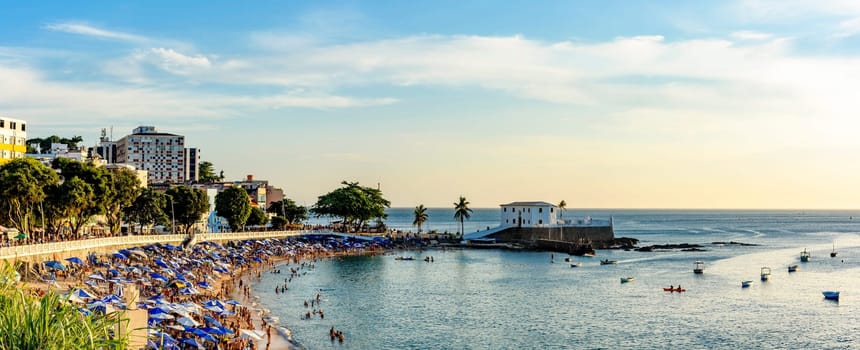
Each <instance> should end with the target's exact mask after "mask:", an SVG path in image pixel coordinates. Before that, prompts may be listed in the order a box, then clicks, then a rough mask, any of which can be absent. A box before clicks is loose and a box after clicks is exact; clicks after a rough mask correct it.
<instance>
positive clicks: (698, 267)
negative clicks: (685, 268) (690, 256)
mask: <svg viewBox="0 0 860 350" xmlns="http://www.w3.org/2000/svg"><path fill="white" fill-rule="evenodd" d="M693 265H694V267H693V273H695V274H697V275H701V274H703V273H705V263H703V262H701V261H698V260H697V261H696V262H695V263H693Z"/></svg>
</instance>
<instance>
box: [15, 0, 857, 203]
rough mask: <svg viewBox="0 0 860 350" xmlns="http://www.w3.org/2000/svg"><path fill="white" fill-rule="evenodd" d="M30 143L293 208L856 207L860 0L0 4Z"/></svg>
mask: <svg viewBox="0 0 860 350" xmlns="http://www.w3.org/2000/svg"><path fill="white" fill-rule="evenodd" d="M0 8H2V11H0V115H3V116H6V117H11V118H17V119H23V120H25V121H27V123H28V137H30V138H33V137H44V136H49V135H54V134H56V135H59V136H63V137H70V136H72V135H80V136H83V137H84V140H85V143H86V144H87V145H88V146H92V145H94V144H95V143H96V142H97V140H98V135H99V132H100V130H101V129H102V128H108V129H109V130H110V129H111V128H112V130H113V137H114V139H119V138H120V137H122V136H124V135H126V134H129V133H130V132H131V130H132V129H133V128H134V127H136V126H138V125H154V126H156V127H157V128H158V129H159V130H160V131H163V132H171V133H177V134H182V135H185V136H186V144H187V146H189V147H198V148H199V149H200V150H201V155H202V159H203V160H206V161H210V162H212V163H214V164H215V168H216V169H219V170H221V169H223V170H224V173H225V175H226V176H227V178H228V179H240V178H243V177H244V176H245V175H246V174H254V176H255V177H256V178H257V179H267V180H269V181H270V183H271V184H272V185H275V186H277V187H281V188H283V189H284V191H285V193H286V195H287V196H288V197H290V198H293V199H295V200H296V201H297V202H299V203H300V204H305V205H312V204H313V203H314V202H315V201H316V197H317V196H319V195H321V194H323V193H326V192H328V191H331V190H333V189H335V188H337V187H338V186H339V184H340V182H341V181H343V180H347V181H358V182H360V183H361V184H363V185H367V186H373V187H375V186H377V184H378V185H379V186H380V187H381V189H382V191H383V193H384V194H385V196H386V197H387V198H388V199H390V200H391V202H392V206H395V207H412V206H416V205H418V204H424V205H425V206H428V207H449V206H452V203H453V202H455V201H456V200H457V198H458V197H459V196H461V195H462V196H465V197H466V198H467V199H468V200H469V201H470V202H471V205H472V206H473V207H496V206H497V205H499V204H501V203H507V202H511V201H518V200H543V201H548V202H553V203H558V202H559V201H561V200H565V201H566V202H567V203H568V207H569V208H726V209H731V208H773V209H780V208H785V209H788V208H790V209H825V208H827V209H836V208H860V181H858V179H860V114H858V112H857V111H858V110H860V108H858V107H860V89H858V88H857V86H858V85H860V2H857V1H843V0H819V1H798V0H774V1H770V0H726V1H684V2H678V1H647V2H645V1H636V2H634V1H516V0H515V1H505V2H502V3H500V2H498V1H459V0H458V1H446V0H441V1H387V0H386V1H254V2H226V1H183V2H176V1H124V2H120V1H110V2H109V1H99V2H84V3H74V4H70V3H68V2H66V1H39V2H21V1H7V0H0Z"/></svg>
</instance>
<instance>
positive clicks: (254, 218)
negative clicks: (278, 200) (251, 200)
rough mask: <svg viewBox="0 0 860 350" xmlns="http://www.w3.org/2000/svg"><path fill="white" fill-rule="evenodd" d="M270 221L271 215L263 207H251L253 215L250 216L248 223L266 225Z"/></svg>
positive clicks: (249, 224)
mask: <svg viewBox="0 0 860 350" xmlns="http://www.w3.org/2000/svg"><path fill="white" fill-rule="evenodd" d="M268 223H269V216H268V215H266V212H264V211H263V209H260V208H258V207H251V215H249V216H248V221H247V222H246V224H247V225H248V226H264V225H266V224H268Z"/></svg>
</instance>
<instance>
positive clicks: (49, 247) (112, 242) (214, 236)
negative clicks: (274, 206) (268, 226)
mask: <svg viewBox="0 0 860 350" xmlns="http://www.w3.org/2000/svg"><path fill="white" fill-rule="evenodd" d="M319 233H324V232H320V231H307V230H295V231H259V232H256V231H255V232H229V233H198V234H196V235H195V238H194V239H195V240H196V241H197V242H206V241H241V240H248V239H266V238H283V237H298V236H303V235H308V234H319ZM186 238H188V235H184V234H166V235H164V234H159V235H134V236H117V237H105V238H91V239H83V240H73V241H65V242H53V243H42V244H28V245H20V246H12V247H3V248H0V260H4V259H14V258H21V257H27V256H34V255H45V254H53V253H62V252H68V251H80V250H92V249H99V248H105V247H112V246H133V245H147V244H154V243H179V242H182V241H184V240H185V239H186Z"/></svg>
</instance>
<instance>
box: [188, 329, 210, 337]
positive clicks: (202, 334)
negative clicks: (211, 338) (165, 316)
mask: <svg viewBox="0 0 860 350" xmlns="http://www.w3.org/2000/svg"><path fill="white" fill-rule="evenodd" d="M185 331H186V332H188V333H191V334H194V335H196V336H198V337H202V336H204V335H209V333H206V332H204V331H202V330H199V329H197V328H186V329H185Z"/></svg>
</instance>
